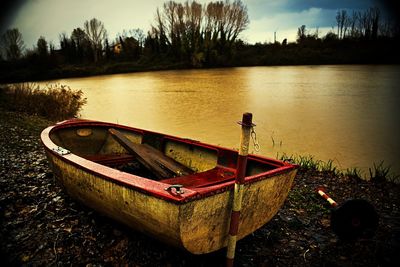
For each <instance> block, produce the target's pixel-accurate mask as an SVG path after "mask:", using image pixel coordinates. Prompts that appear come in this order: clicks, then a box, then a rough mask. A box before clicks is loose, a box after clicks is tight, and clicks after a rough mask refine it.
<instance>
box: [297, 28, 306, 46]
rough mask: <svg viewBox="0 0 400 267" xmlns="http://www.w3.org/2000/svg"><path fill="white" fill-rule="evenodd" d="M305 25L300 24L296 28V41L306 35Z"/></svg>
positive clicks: (301, 39)
mask: <svg viewBox="0 0 400 267" xmlns="http://www.w3.org/2000/svg"><path fill="white" fill-rule="evenodd" d="M306 33H307V30H306V25H301V26H300V27H299V28H298V29H297V42H300V41H303V40H304V39H305V38H306V36H307V34H306Z"/></svg>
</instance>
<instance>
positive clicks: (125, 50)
mask: <svg viewBox="0 0 400 267" xmlns="http://www.w3.org/2000/svg"><path fill="white" fill-rule="evenodd" d="M336 23H337V25H336V29H334V28H332V31H330V32H328V33H327V34H326V35H325V36H322V37H321V36H320V34H319V30H318V28H317V29H316V30H315V32H311V31H309V30H307V28H306V25H301V26H300V27H299V28H298V32H297V40H296V43H292V44H288V43H287V40H286V39H285V40H283V41H282V43H279V42H276V41H275V42H274V43H272V44H266V43H264V44H260V43H258V44H255V45H250V44H245V43H244V42H243V41H242V40H240V39H239V35H240V33H242V32H243V31H244V30H245V29H246V28H247V27H248V25H249V17H248V12H247V7H246V5H245V4H244V3H243V2H242V1H241V0H234V1H232V2H231V1H230V0H226V1H216V2H210V3H207V4H200V3H198V2H196V1H185V2H183V3H178V2H175V1H168V2H165V3H164V4H163V5H162V6H161V7H159V8H157V9H156V12H155V18H154V22H153V23H152V25H151V27H150V30H149V31H148V32H147V34H145V33H144V32H143V30H141V29H131V30H128V31H126V30H124V31H123V32H122V33H120V34H118V35H117V37H116V38H115V39H114V40H110V39H109V38H108V35H107V30H106V27H105V25H104V23H103V22H101V21H100V20H98V19H96V18H93V19H91V20H87V21H85V22H84V24H83V26H82V27H77V28H75V29H74V30H73V31H72V32H71V34H69V35H67V34H66V33H62V34H60V35H59V45H58V47H57V48H56V47H55V45H54V44H52V43H49V42H48V41H47V40H46V39H45V37H43V36H40V37H39V39H38V41H37V43H36V46H35V47H34V48H32V49H25V47H24V42H23V38H22V35H21V33H20V32H19V30H18V29H9V30H7V31H6V32H5V33H3V34H2V35H1V40H0V41H1V53H0V62H3V63H2V64H3V65H4V64H5V63H14V64H17V65H18V62H23V64H22V63H21V64H20V65H24V66H26V65H28V66H32V67H35V68H37V67H39V68H42V69H51V68H55V67H59V66H66V65H78V66H82V65H95V66H99V65H104V64H110V63H119V62H130V63H135V64H138V65H140V64H145V63H146V62H147V63H148V62H153V63H154V62H155V63H157V62H169V63H182V64H183V65H185V66H187V67H209V66H211V67H212V66H231V65H240V64H241V63H240V62H241V60H240V56H242V55H243V54H246V53H247V54H249V56H250V57H259V56H260V54H259V51H258V52H254V51H256V50H257V49H258V48H260V47H264V48H269V49H270V51H274V49H275V50H276V49H277V47H279V48H280V49H281V50H282V49H284V47H289V48H290V49H292V50H293V49H294V48H293V47H294V46H296V49H299V47H300V48H301V47H304V46H311V47H315V46H316V45H325V46H329V45H332V44H333V43H334V44H336V45H337V44H338V43H340V42H348V41H349V40H353V41H354V40H356V41H363V42H372V41H379V40H388V39H390V40H393V39H397V38H398V36H399V28H398V25H396V23H394V22H391V21H389V20H386V19H384V18H383V16H382V15H381V13H380V10H379V9H378V8H369V9H367V10H365V11H353V12H352V13H350V12H348V11H347V10H338V11H337V14H336ZM249 51H253V52H254V54H251V52H249ZM264 54H268V55H270V53H268V52H267V53H264ZM294 54H296V53H294ZM297 54H298V53H297ZM283 55H284V54H283ZM261 56H262V55H261ZM272 57H274V56H273V55H272ZM238 59H239V60H238ZM267 61H268V60H267ZM254 62H259V61H256V60H254ZM282 62H285V61H282ZM257 64H259V63H257Z"/></svg>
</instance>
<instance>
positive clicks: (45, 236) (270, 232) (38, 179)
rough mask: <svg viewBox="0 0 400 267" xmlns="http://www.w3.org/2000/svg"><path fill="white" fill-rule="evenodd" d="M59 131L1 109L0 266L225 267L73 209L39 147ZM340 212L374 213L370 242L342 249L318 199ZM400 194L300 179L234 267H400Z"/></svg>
mask: <svg viewBox="0 0 400 267" xmlns="http://www.w3.org/2000/svg"><path fill="white" fill-rule="evenodd" d="M51 124H53V122H51V121H47V120H44V119H40V118H38V117H35V116H26V115H22V114H20V113H14V112H7V111H2V110H1V109H0V125H1V128H0V173H1V175H0V223H1V228H0V229H1V230H0V241H1V242H0V244H1V245H0V257H1V258H2V259H4V260H3V262H4V261H5V262H4V264H6V265H11V266H14V265H17V266H18V265H24V266H31V265H45V266H58V265H61V266H64V265H73V266H76V265H80V266H81V265H86V266H105V265H130V266H132V265H133V266H215V265H218V266H223V265H224V258H225V251H223V250H221V251H217V252H215V253H211V254H208V255H200V256H195V255H191V254H188V253H186V252H184V251H180V250H177V249H175V248H172V247H169V246H166V245H165V244H163V243H160V242H158V241H155V240H154V239H152V238H149V237H147V236H144V235H142V234H140V233H138V232H135V231H133V230H131V229H128V228H126V227H125V226H123V225H121V224H119V223H116V222H115V221H112V220H110V219H108V218H105V217H103V216H101V215H100V214H98V213H96V212H93V211H92V210H90V209H88V208H86V207H84V206H83V205H81V204H79V203H77V202H75V201H74V200H72V199H71V198H70V197H69V196H68V195H67V194H66V193H65V192H64V191H63V190H62V188H61V187H60V185H59V184H58V183H57V182H56V181H55V179H54V177H53V174H52V172H51V170H50V169H49V167H48V164H47V160H46V157H45V155H44V152H43V150H42V148H41V145H40V142H39V134H40V132H41V130H42V129H43V128H45V127H46V126H47V125H51ZM318 186H324V187H326V188H327V191H328V193H329V194H330V195H331V196H332V197H333V198H335V200H336V201H337V202H339V203H343V202H344V201H345V200H346V199H348V198H363V199H366V200H368V201H369V202H370V203H372V204H373V205H374V206H375V209H376V210H377V212H378V214H379V217H380V219H379V227H378V230H377V232H376V234H375V236H374V238H372V239H362V240H357V241H355V242H344V241H341V240H339V239H338V238H337V237H336V236H335V234H334V233H332V231H331V229H330V211H329V209H328V208H327V205H326V203H325V202H324V201H323V200H322V199H321V198H320V197H318V196H317V195H316V194H315V192H314V189H315V188H316V187H318ZM399 192H400V185H395V184H392V183H385V182H367V181H363V180H359V179H357V178H352V177H349V176H337V175H335V173H333V172H321V171H315V170H304V169H302V170H300V171H299V174H298V175H297V177H296V179H295V182H294V185H293V188H292V190H291V191H290V193H289V196H288V198H287V200H286V202H285V204H284V206H283V207H282V209H281V210H280V211H279V213H278V214H277V215H276V216H275V217H274V218H273V219H272V220H271V221H270V222H269V223H268V224H267V225H265V226H264V227H262V228H261V229H259V230H257V231H256V232H255V233H254V234H252V235H250V236H248V237H246V238H244V239H243V240H241V241H239V242H238V245H237V257H236V264H237V266H394V264H395V263H396V262H399V261H400V258H399V255H398V251H399V249H400V240H399V239H400V194H399Z"/></svg>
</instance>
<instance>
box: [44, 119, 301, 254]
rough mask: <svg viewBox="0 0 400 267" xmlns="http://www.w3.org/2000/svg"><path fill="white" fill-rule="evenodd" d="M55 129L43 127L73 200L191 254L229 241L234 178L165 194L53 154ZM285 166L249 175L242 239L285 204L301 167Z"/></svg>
mask: <svg viewBox="0 0 400 267" xmlns="http://www.w3.org/2000/svg"><path fill="white" fill-rule="evenodd" d="M75 126H76V125H75ZM113 126H114V127H115V125H113ZM63 127H66V125H64V126H63ZM85 127H87V126H85ZM107 127H109V126H107ZM56 129H57V126H55V127H50V128H48V129H46V130H44V131H43V133H42V142H43V144H44V146H45V149H46V154H47V156H48V159H49V161H50V163H51V166H52V169H53V172H54V174H55V176H56V177H57V178H58V180H59V181H60V183H61V184H62V185H63V187H64V188H65V190H66V191H67V192H68V193H69V194H70V195H71V196H72V197H73V198H75V199H77V200H78V201H80V202H81V203H83V204H84V205H86V206H89V207H90V208H92V209H94V210H97V211H99V212H101V213H103V214H105V215H107V216H109V217H111V218H113V219H115V220H118V221H120V222H122V223H124V224H126V225H127V226H129V227H131V228H133V229H135V230H138V231H141V232H143V233H145V234H147V235H150V236H153V237H155V238H157V239H159V240H161V241H162V242H165V243H167V244H170V245H172V246H175V247H179V248H184V249H186V250H187V251H189V252H191V253H193V254H203V253H209V252H212V251H216V250H218V249H221V248H223V247H225V246H226V245H227V236H228V228H229V220H230V212H231V202H232V198H233V190H232V189H233V184H234V181H226V182H222V183H220V184H213V185H211V186H207V187H200V188H197V189H196V188H184V190H185V193H184V194H183V195H182V196H181V195H178V194H174V193H173V192H166V191H165V188H166V187H167V186H168V185H169V184H167V183H163V182H162V181H152V180H148V179H145V178H142V177H137V176H134V175H131V174H128V173H125V172H122V171H119V170H116V169H113V168H110V167H106V166H103V165H101V164H98V163H95V162H92V161H90V160H87V159H84V158H82V157H80V156H77V155H75V154H74V153H66V154H63V155H62V154H60V153H57V152H55V151H54V150H55V149H54V148H56V147H58V145H56V144H54V142H53V141H52V140H51V138H49V134H50V133H51V132H52V131H55V130H56ZM282 166H283V167H281V168H278V170H273V171H269V172H266V173H262V174H261V175H258V176H254V177H249V178H246V179H247V181H246V182H245V185H244V194H243V203H242V212H241V217H240V224H239V233H238V239H241V238H243V237H245V236H247V235H248V234H250V233H252V232H254V231H255V230H257V229H258V228H260V227H261V226H263V225H264V224H265V223H267V222H268V221H269V220H270V219H271V218H272V217H273V216H274V215H275V214H276V213H277V212H278V210H279V208H280V207H281V206H282V205H283V203H284V201H285V199H286V197H287V195H288V192H289V190H290V188H291V185H292V182H293V179H294V177H295V174H296V170H297V169H296V166H293V165H288V164H285V165H282ZM185 195H186V196H185Z"/></svg>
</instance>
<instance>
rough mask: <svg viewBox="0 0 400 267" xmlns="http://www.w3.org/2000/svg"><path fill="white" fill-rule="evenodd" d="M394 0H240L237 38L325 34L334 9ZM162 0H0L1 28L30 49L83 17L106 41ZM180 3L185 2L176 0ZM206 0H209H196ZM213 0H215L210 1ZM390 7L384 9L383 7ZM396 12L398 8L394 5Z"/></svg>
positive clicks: (144, 21) (140, 23) (145, 23)
mask: <svg viewBox="0 0 400 267" xmlns="http://www.w3.org/2000/svg"><path fill="white" fill-rule="evenodd" d="M395 1H396V0H386V1H384V0H247V1H246V0H243V3H244V4H245V5H246V6H247V9H248V14H249V19H250V24H249V26H248V28H247V29H246V30H245V31H243V32H242V34H241V36H240V38H241V39H242V40H244V41H246V42H248V43H256V42H260V43H264V42H273V41H274V33H276V40H277V41H279V42H281V41H282V40H283V39H285V38H287V39H288V41H289V42H290V41H295V39H296V34H297V29H298V28H299V27H300V26H301V25H306V28H307V29H308V30H309V31H310V32H315V30H316V29H317V28H318V30H319V32H320V35H321V36H323V35H325V34H326V33H327V32H328V31H330V30H333V28H334V27H335V26H336V19H335V16H336V12H337V11H338V10H341V9H347V10H366V9H367V8H369V7H373V6H378V7H379V8H380V9H381V10H383V11H385V10H392V11H393V10H395V9H396V8H397V6H395V7H394V5H395V4H393V3H395ZM164 2H165V1H164V0H14V1H5V0H3V1H2V2H1V5H2V6H1V13H0V32H1V33H3V32H4V31H5V30H6V29H11V28H18V29H19V30H20V32H21V33H22V36H23V39H24V42H25V47H26V48H29V49H31V48H33V47H34V45H35V44H36V42H37V40H38V38H39V37H40V36H43V37H45V39H46V40H47V41H48V42H52V43H53V44H54V45H55V46H56V47H57V46H58V44H59V35H60V34H61V33H66V34H67V36H70V34H71V32H72V30H73V29H75V28H77V27H81V28H83V24H84V22H85V21H86V20H90V19H92V18H94V17H95V18H97V19H99V20H100V21H102V22H103V23H104V26H105V28H106V30H107V32H108V37H109V39H110V40H115V38H116V36H117V34H118V33H122V31H123V30H124V29H125V30H130V29H136V28H140V29H142V30H143V31H144V32H145V33H147V31H148V30H149V29H150V26H151V24H152V23H153V22H154V17H155V12H156V10H157V7H162V4H163V3H164ZM175 2H184V0H175ZM197 2H199V3H209V2H212V0H197ZM214 2H215V0H214ZM388 7H389V8H388ZM396 10H397V9H396Z"/></svg>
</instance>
